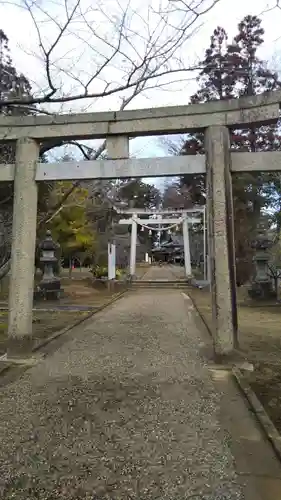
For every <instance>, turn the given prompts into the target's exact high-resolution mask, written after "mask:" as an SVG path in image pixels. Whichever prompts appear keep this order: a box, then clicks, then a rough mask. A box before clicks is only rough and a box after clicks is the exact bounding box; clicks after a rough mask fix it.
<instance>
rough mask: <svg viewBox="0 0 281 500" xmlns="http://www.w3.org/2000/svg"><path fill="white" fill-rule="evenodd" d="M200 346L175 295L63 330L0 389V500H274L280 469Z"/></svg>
mask: <svg viewBox="0 0 281 500" xmlns="http://www.w3.org/2000/svg"><path fill="white" fill-rule="evenodd" d="M165 273H168V275H169V270H168V268H167V269H166V270H165ZM172 273H173V270H172V269H170V276H171V278H172ZM160 275H161V276H163V273H161V268H152V270H150V271H149V272H148V276H147V275H146V277H145V279H155V277H156V276H158V277H160ZM165 276H166V274H165ZM209 350H210V339H209V337H208V335H207V333H206V331H204V328H203V325H202V323H201V322H200V319H199V317H198V315H197V314H196V312H195V310H194V308H193V305H192V303H191V301H190V300H189V298H188V297H187V296H186V295H185V294H183V293H181V292H180V291H179V290H163V291H162V290H151V291H150V290H140V291H135V292H131V293H130V294H128V295H127V296H125V297H123V298H122V299H120V300H119V301H118V302H116V303H115V304H114V305H112V306H111V307H110V308H109V309H107V310H105V311H103V312H101V313H98V314H97V315H95V316H94V317H93V318H92V319H91V320H87V321H86V322H85V323H83V324H82V325H80V326H79V327H77V328H75V329H73V330H72V332H71V333H70V334H67V335H66V336H65V341H64V342H63V343H61V345H60V346H59V347H58V349H57V350H56V351H55V352H54V351H53V353H51V354H50V355H49V356H47V358H46V359H45V360H43V361H41V362H40V363H39V364H38V365H37V366H35V367H33V368H31V369H29V370H28V371H26V372H25V373H24V374H23V375H22V376H21V378H19V379H17V380H16V381H14V382H12V383H10V384H7V385H5V386H4V387H3V388H2V393H1V399H0V442H1V446H0V497H1V499H3V500H8V499H9V500H11V499H16V500H27V499H29V500H35V499H39V500H43V499H44V500H45V499H48V500H57V499H60V500H66V499H67V500H70V499H71V500H90V499H91V500H107V499H112V500H113V499H114V500H117V499H118V500H121V499H122V500H129V499H136V500H152V499H153V500H156V499H157V500H158V499H159V500H160V499H163V500H166V499H167V500H168V499H169V500H184V499H191V498H192V499H193V500H230V499H231V500H242V499H245V500H279V499H281V468H280V464H279V463H278V462H277V460H276V459H275V457H274V455H273V453H272V451H271V448H270V447H269V445H268V444H267V442H266V441H265V438H264V437H263V436H262V435H261V433H260V430H259V427H258V425H257V424H256V422H255V421H254V419H253V417H252V416H251V414H250V413H249V411H248V409H247V407H246V406H245V403H244V401H243V399H242V397H241V396H240V394H239V392H238V390H237V389H236V386H235V385H234V383H233V381H232V379H231V378H230V376H228V374H227V373H226V372H224V371H222V370H217V369H216V367H215V366H213V365H212V363H211V362H210V361H207V359H208V356H209ZM206 354H207V355H208V356H206V357H205V355H206Z"/></svg>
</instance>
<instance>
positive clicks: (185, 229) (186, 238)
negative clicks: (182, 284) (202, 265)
mask: <svg viewBox="0 0 281 500" xmlns="http://www.w3.org/2000/svg"><path fill="white" fill-rule="evenodd" d="M182 234H183V249H184V267H185V276H186V277H187V278H190V276H191V259H190V246H189V231H188V220H187V217H186V215H185V216H184V218H183V221H182Z"/></svg>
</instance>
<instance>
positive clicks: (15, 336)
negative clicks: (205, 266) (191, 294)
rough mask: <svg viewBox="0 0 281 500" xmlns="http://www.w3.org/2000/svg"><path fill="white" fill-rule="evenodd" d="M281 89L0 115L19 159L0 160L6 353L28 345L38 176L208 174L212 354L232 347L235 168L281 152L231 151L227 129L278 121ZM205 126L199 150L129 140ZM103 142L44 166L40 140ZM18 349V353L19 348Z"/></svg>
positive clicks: (279, 159) (263, 164) (254, 166)
mask: <svg viewBox="0 0 281 500" xmlns="http://www.w3.org/2000/svg"><path fill="white" fill-rule="evenodd" d="M280 103H281V91H280V90H278V91H274V92H267V93H264V94H261V95H259V96H245V97H242V98H240V99H232V100H228V101H227V100H225V101H214V102H209V103H205V104H192V105H188V106H176V107H166V108H165V107H164V108H154V109H142V110H131V111H117V112H115V111H110V112H105V113H103V112H101V113H83V114H70V115H48V116H40V115H39V116H21V117H16V116H1V117H0V142H14V143H16V159H15V164H12V165H1V166H0V181H2V182H5V181H6V182H11V181H14V215H13V236H12V264H11V279H10V292H9V320H8V336H9V339H10V348H9V351H8V354H9V356H10V355H11V356H15V355H16V354H17V352H18V351H19V350H21V356H23V352H26V353H28V352H29V350H30V343H29V340H30V336H31V334H32V306H33V275H34V254H35V241H36V219H37V196H38V195H37V185H38V182H41V181H56V180H78V179H81V180H82V179H110V178H128V177H153V176H154V177H157V176H176V175H184V174H198V173H200V174H204V173H206V176H207V214H208V216H207V218H208V224H207V225H208V248H209V253H210V268H211V273H210V275H211V276H210V277H211V290H212V304H213V323H212V328H213V339H214V349H215V353H216V354H217V356H218V357H220V356H223V355H228V354H230V353H231V352H232V351H233V350H234V349H235V346H236V345H237V307H236V288H235V282H236V279H235V274H236V272H235V255H234V231H233V208H232V187H231V173H232V172H247V171H252V172H253V171H265V170H267V171H277V170H279V171H280V170H281V152H280V151H275V152H262V153H260V152H255V153H252V152H251V153H250V152H241V153H239V152H232V153H231V151H230V140H229V129H235V128H236V129H239V128H242V129H245V128H246V127H249V126H250V127H254V126H260V125H268V124H276V123H277V121H278V119H279V111H280V109H279V108H280ZM199 131H201V132H203V133H204V135H205V153H206V154H205V155H195V156H179V157H167V158H142V159H130V158H129V138H132V137H138V136H153V135H161V134H162V135H168V134H179V133H189V132H190V133H194V132H199ZM82 139H83V140H88V139H106V143H107V154H108V159H105V160H94V161H83V162H65V163H51V164H43V163H39V162H38V158H39V146H40V145H42V144H44V142H46V141H50V140H51V141H52V140H55V141H57V140H82ZM20 348H21V349H20Z"/></svg>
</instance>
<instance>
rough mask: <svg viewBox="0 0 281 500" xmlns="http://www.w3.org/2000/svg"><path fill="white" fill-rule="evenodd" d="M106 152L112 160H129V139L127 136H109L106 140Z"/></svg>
mask: <svg viewBox="0 0 281 500" xmlns="http://www.w3.org/2000/svg"><path fill="white" fill-rule="evenodd" d="M106 150H107V155H108V157H109V158H111V159H118V158H129V156H130V151H129V137H128V136H127V135H117V136H109V137H108V138H107V139H106Z"/></svg>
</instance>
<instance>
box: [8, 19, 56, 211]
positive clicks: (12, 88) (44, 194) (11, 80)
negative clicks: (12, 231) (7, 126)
mask: <svg viewBox="0 0 281 500" xmlns="http://www.w3.org/2000/svg"><path fill="white" fill-rule="evenodd" d="M12 97H21V99H22V98H25V97H26V98H29V97H31V85H30V83H29V81H28V80H27V78H26V77H25V76H24V75H23V74H21V73H18V72H17V70H16V68H15V67H14V65H13V62H12V59H11V55H10V49H9V39H8V37H7V36H6V34H5V33H4V31H3V30H1V29H0V100H4V101H5V99H11V98H12ZM31 113H34V110H33V111H31V110H30V109H29V108H28V107H24V106H2V107H1V108H0V114H1V115H6V116H12V115H14V116H22V115H27V114H31ZM14 161H15V144H12V145H10V144H1V145H0V163H13V162H14ZM40 161H43V162H44V161H46V158H45V157H44V155H43V156H42V155H41V156H40ZM49 191H50V185H48V184H47V183H40V185H39V197H38V199H39V204H38V208H39V212H40V211H44V210H45V208H46V203H47V199H48V194H49ZM12 204H13V185H12V184H6V183H3V184H0V211H2V212H3V211H5V210H7V211H11V210H12Z"/></svg>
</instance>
